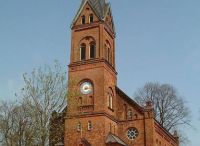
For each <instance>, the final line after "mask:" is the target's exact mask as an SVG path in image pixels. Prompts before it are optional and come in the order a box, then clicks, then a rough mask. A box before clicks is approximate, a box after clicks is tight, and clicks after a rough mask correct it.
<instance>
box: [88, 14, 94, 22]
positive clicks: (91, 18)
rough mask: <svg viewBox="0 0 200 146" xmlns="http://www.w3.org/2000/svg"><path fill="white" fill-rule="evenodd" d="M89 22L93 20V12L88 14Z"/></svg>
mask: <svg viewBox="0 0 200 146" xmlns="http://www.w3.org/2000/svg"><path fill="white" fill-rule="evenodd" d="M89 22H90V23H92V22H94V16H93V14H90V16H89Z"/></svg>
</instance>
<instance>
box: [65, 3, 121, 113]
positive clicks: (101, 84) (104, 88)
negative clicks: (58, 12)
mask: <svg viewBox="0 0 200 146" xmlns="http://www.w3.org/2000/svg"><path fill="white" fill-rule="evenodd" d="M71 30H72V34H71V35H72V36H71V57H70V64H69V74H68V75H69V81H72V82H73V83H74V84H75V86H76V87H77V88H76V89H78V91H75V92H76V93H79V94H80V95H79V97H75V98H76V103H79V104H78V105H76V106H78V109H80V110H81V112H83V111H84V110H86V112H99V111H105V112H109V113H110V114H112V115H114V114H115V113H114V112H113V111H114V110H113V108H114V105H115V104H114V101H115V100H114V99H115V92H114V91H115V86H116V84H117V72H116V70H115V32H114V23H113V17H112V11H111V7H110V4H109V3H108V2H106V1H105V0H83V1H82V3H81V6H80V8H79V10H78V12H77V14H76V16H75V18H74V20H73V22H72V26H71ZM69 89H71V91H72V90H73V89H74V87H72V85H70V83H69ZM111 97H112V98H111ZM68 103H69V107H71V106H72V107H74V106H73V104H72V103H71V102H70V101H68ZM108 103H109V104H108ZM88 107H89V109H88ZM108 107H109V108H108ZM85 108H86V109H85ZM75 111H76V110H75ZM84 112H85V111H84Z"/></svg>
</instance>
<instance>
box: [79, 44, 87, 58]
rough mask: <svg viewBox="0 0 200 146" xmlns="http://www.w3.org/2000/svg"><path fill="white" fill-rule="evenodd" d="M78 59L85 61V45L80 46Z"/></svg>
mask: <svg viewBox="0 0 200 146" xmlns="http://www.w3.org/2000/svg"><path fill="white" fill-rule="evenodd" d="M80 59H81V60H85V59H86V45H85V44H84V43H83V44H81V48H80Z"/></svg>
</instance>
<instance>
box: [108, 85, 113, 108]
mask: <svg viewBox="0 0 200 146" xmlns="http://www.w3.org/2000/svg"><path fill="white" fill-rule="evenodd" d="M108 107H109V108H110V109H113V92H112V89H111V88H110V89H109V91H108Z"/></svg>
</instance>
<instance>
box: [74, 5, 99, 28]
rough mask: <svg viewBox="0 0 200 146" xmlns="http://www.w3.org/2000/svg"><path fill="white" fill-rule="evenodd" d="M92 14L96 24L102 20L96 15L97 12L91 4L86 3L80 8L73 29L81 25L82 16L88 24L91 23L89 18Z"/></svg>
mask: <svg viewBox="0 0 200 146" xmlns="http://www.w3.org/2000/svg"><path fill="white" fill-rule="evenodd" d="M91 14H93V17H94V22H95V21H99V20H100V18H99V17H98V15H97V14H96V12H95V11H94V9H93V7H92V6H91V4H90V3H89V2H87V1H86V2H85V3H84V4H82V6H81V7H80V9H79V11H78V13H77V15H76V16H75V18H74V20H73V22H72V24H71V27H73V26H76V25H81V18H82V16H85V21H86V23H89V16H90V15H91Z"/></svg>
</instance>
